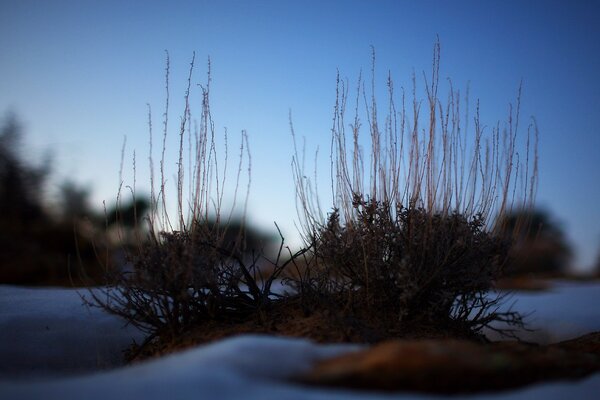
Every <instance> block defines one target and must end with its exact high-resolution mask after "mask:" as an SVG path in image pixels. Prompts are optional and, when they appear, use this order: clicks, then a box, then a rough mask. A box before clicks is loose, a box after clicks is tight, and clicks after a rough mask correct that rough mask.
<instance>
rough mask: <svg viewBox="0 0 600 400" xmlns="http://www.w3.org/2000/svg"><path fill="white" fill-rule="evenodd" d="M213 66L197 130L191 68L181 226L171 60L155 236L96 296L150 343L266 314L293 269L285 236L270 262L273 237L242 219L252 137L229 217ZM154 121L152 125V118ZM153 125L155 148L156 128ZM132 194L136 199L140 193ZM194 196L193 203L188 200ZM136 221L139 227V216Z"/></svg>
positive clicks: (133, 249) (151, 221)
mask: <svg viewBox="0 0 600 400" xmlns="http://www.w3.org/2000/svg"><path fill="white" fill-rule="evenodd" d="M208 65H209V69H208V81H207V84H206V85H205V86H202V87H201V89H202V104H201V115H200V122H199V124H197V125H196V129H195V130H194V131H192V130H191V128H190V120H191V116H192V114H191V107H190V86H191V80H192V71H193V67H194V61H193V60H192V63H191V66H190V71H189V77H188V86H187V91H186V94H185V110H184V112H183V115H182V117H181V123H180V126H179V137H178V142H179V150H178V164H177V165H178V170H177V182H176V191H177V193H176V200H177V204H176V206H177V215H176V220H175V221H173V220H172V219H171V217H170V216H169V214H168V213H167V209H168V202H167V195H166V188H165V182H166V178H165V173H166V172H165V151H166V147H167V144H166V143H167V141H168V140H169V139H170V138H169V137H168V115H169V114H168V113H169V110H168V107H169V98H168V89H169V80H168V79H169V59H168V56H167V73H166V87H167V101H166V105H167V109H166V111H165V114H164V116H165V119H164V126H163V127H164V132H163V148H162V158H161V160H160V178H159V187H158V188H155V178H154V166H153V162H152V157H150V171H151V174H152V175H151V180H152V182H151V183H152V185H151V186H152V189H151V191H152V193H151V197H150V199H151V200H150V207H149V212H148V214H147V217H146V219H147V221H148V226H149V232H148V233H147V235H145V237H144V238H140V239H144V240H139V241H137V242H136V243H137V245H133V246H130V247H129V248H127V249H126V260H127V262H128V264H127V266H126V268H124V269H121V270H119V271H117V272H116V273H110V274H109V276H108V277H107V279H108V282H111V283H114V284H111V286H109V287H107V288H106V289H105V290H103V292H102V294H101V295H97V294H94V293H93V292H92V293H91V295H92V296H93V299H92V301H91V303H92V304H93V305H96V306H99V307H102V308H104V309H105V310H107V311H109V312H111V313H114V314H117V315H119V316H121V317H124V318H125V319H126V320H127V321H128V322H129V323H131V324H133V325H135V326H137V327H139V328H141V329H143V330H145V331H147V332H148V333H149V334H150V336H149V339H152V338H153V337H155V336H157V335H159V336H161V337H163V338H168V337H175V336H176V335H177V334H179V333H181V332H182V331H184V330H185V329H187V328H189V327H191V326H194V325H197V324H199V323H202V322H205V321H208V320H227V321H235V320H239V319H243V318H244V317H246V316H248V315H249V314H252V313H254V312H262V311H264V310H265V309H267V308H268V307H269V306H270V303H271V302H272V301H274V300H275V299H276V298H277V296H278V295H277V294H275V293H272V290H271V287H272V283H273V281H274V279H276V278H277V277H278V276H279V274H280V273H281V271H282V270H283V269H284V268H285V266H286V265H287V263H289V261H282V253H283V251H284V246H283V237H281V245H280V246H279V252H278V253H277V255H276V257H275V259H274V260H271V259H269V258H268V257H267V256H266V255H265V252H264V246H266V245H267V243H266V242H265V241H262V240H261V239H265V238H261V237H260V235H258V234H256V233H254V232H253V231H252V230H251V229H250V228H249V227H248V226H247V225H246V223H245V220H244V216H245V208H246V204H245V203H244V206H243V207H244V210H243V214H242V219H241V220H238V219H236V218H234V213H235V211H236V209H235V199H236V198H237V192H238V188H239V187H240V183H241V175H242V170H243V169H246V170H247V171H248V177H247V182H248V183H247V184H248V188H249V185H250V179H249V174H250V155H249V152H248V151H247V149H248V143H247V140H248V139H247V136H246V133H245V132H242V135H241V146H240V153H239V164H238V168H237V174H236V182H235V185H234V193H233V204H234V205H233V206H232V207H231V210H230V211H229V212H224V206H223V197H224V190H225V187H226V177H227V163H228V152H227V151H228V149H227V137H226V135H225V138H224V139H225V144H224V149H223V151H222V152H218V151H217V147H218V142H217V140H216V133H215V129H214V122H213V120H212V115H211V110H210V103H209V94H210V62H209V64H208ZM149 119H150V121H151V115H149ZM149 126H150V136H151V140H150V144H151V146H152V124H151V122H150V124H149ZM150 151H152V150H150ZM188 158H189V159H188ZM186 165H187V170H186ZM186 173H189V176H187V177H186V175H185V174H186ZM132 192H133V194H134V197H135V188H132ZM186 195H187V196H189V199H188V200H185V199H186ZM246 196H247V192H246ZM133 203H134V204H135V202H133ZM134 215H135V210H134ZM117 217H118V215H117ZM134 219H135V220H137V217H135V218H134ZM265 240H266V239H265ZM269 240H270V239H269ZM259 264H260V266H264V265H265V264H266V265H267V266H268V267H269V271H270V272H269V274H267V275H265V274H263V272H262V271H263V268H259Z"/></svg>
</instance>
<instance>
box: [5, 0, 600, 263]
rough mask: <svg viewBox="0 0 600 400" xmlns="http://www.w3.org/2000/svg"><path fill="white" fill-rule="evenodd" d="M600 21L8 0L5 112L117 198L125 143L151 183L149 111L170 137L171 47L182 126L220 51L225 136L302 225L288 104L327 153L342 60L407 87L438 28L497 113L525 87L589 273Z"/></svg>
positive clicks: (255, 206) (97, 192) (545, 181)
mask: <svg viewBox="0 0 600 400" xmlns="http://www.w3.org/2000/svg"><path fill="white" fill-rule="evenodd" d="M598 17H600V2H587V1H577V2H565V1H561V2H555V1H502V2H479V1H457V2H445V1H439V2H431V1H419V2H409V1H339V2H336V1H294V2H292V1H281V0H280V1H275V0H274V1H189V2H187V1H179V2H178V1H143V2H142V1H130V2H122V1H102V2H97V1H30V0H21V1H6V0H2V1H1V2H0V50H1V52H2V57H1V60H0V113H5V112H8V111H12V112H14V113H16V115H17V116H18V118H19V119H20V120H21V121H22V123H23V125H24V128H25V133H26V138H25V140H26V143H28V145H29V146H28V152H29V153H30V157H31V158H32V160H36V159H38V158H41V157H42V155H43V152H44V151H45V150H47V149H49V150H50V151H52V152H53V154H54V157H55V160H56V163H55V168H56V169H55V173H54V176H55V184H57V183H58V182H60V181H61V180H62V179H64V178H67V177H69V178H71V179H74V180H76V181H77V182H79V183H81V184H82V185H88V186H89V187H91V188H92V190H93V198H92V200H93V202H94V204H96V205H98V207H100V206H101V203H102V201H103V200H106V201H107V202H108V203H110V202H111V201H113V200H114V197H115V194H116V190H117V187H118V178H119V172H118V171H119V160H120V148H121V144H122V142H123V137H124V136H127V156H126V161H127V160H129V161H128V162H129V164H131V162H130V160H131V156H132V152H133V150H134V149H135V150H136V155H137V160H138V182H137V185H138V188H140V189H141V190H144V184H145V182H147V181H148V179H147V175H144V174H145V172H144V171H143V170H144V169H147V168H145V167H146V165H147V162H146V159H147V152H148V127H147V106H146V104H147V103H150V104H151V105H152V108H153V114H154V121H153V122H154V126H155V135H158V134H159V133H160V131H159V126H160V122H161V113H162V112H163V107H164V68H165V52H164V51H165V50H168V51H169V53H170V57H171V100H172V113H171V116H170V118H171V120H172V121H173V122H174V123H173V124H172V128H173V130H172V132H173V133H175V131H176V129H175V128H176V122H177V120H178V116H179V114H180V111H181V110H182V108H181V107H182V105H181V98H182V96H183V92H184V90H185V80H186V77H187V69H188V65H189V62H190V59H191V56H192V53H193V52H194V51H195V52H196V70H195V75H194V83H203V82H204V79H205V72H206V59H207V57H208V56H210V57H211V60H212V78H213V86H212V107H213V113H214V119H215V123H216V128H217V131H218V132H222V130H223V128H224V127H227V128H228V131H229V134H230V135H231V137H232V143H233V144H232V147H233V149H232V151H233V150H234V149H235V146H236V145H235V140H237V138H238V135H239V132H240V131H241V130H242V129H246V130H247V131H248V135H249V139H250V146H251V151H252V168H253V172H252V188H251V195H250V202H249V214H250V218H252V219H253V220H255V221H257V222H258V223H259V224H261V225H263V226H265V227H270V226H272V222H273V221H277V223H278V224H279V225H280V226H282V227H283V228H284V231H285V232H286V235H287V236H295V229H294V227H293V221H294V220H295V219H296V213H295V208H294V187H293V183H292V176H291V167H290V161H291V157H292V146H291V137H290V130H289V123H288V114H289V112H290V110H291V112H292V114H293V120H294V124H295V129H296V133H297V135H299V136H305V137H306V140H307V144H308V146H309V149H314V148H315V147H316V146H321V149H322V150H321V155H322V156H325V157H326V153H327V152H326V149H327V148H328V147H327V146H328V144H327V143H328V135H329V131H330V125H331V118H332V114H331V111H332V108H333V103H334V97H335V76H336V71H337V70H338V69H339V70H340V73H341V75H342V77H347V78H348V79H349V80H350V82H354V81H355V80H356V78H357V77H358V74H359V72H360V71H361V69H362V70H363V71H365V72H368V71H369V68H370V60H371V58H370V51H371V50H370V46H371V45H372V46H374V48H375V50H376V53H377V76H378V78H380V79H379V82H380V84H382V85H383V84H384V83H385V81H384V80H383V79H384V77H385V75H386V74H387V71H388V70H390V71H391V73H392V75H393V77H394V80H395V83H396V87H400V86H405V87H408V86H409V85H410V77H411V74H412V72H413V71H415V72H416V73H417V74H420V73H421V71H422V70H426V71H429V70H430V66H431V57H432V48H433V44H434V42H435V40H436V37H437V35H439V38H440V41H441V46H442V60H441V77H442V79H445V78H446V77H451V78H452V80H453V82H454V85H455V86H456V87H458V88H463V89H464V88H465V87H466V85H467V83H469V85H470V91H471V97H472V98H473V99H474V98H478V99H479V100H480V102H481V109H482V119H483V120H484V121H485V122H486V123H487V124H489V125H493V124H495V122H496V121H497V120H502V119H504V118H505V116H506V111H507V107H508V103H509V102H513V101H514V99H515V94H516V91H517V87H518V85H519V82H520V81H521V80H523V84H524V89H523V90H524V92H523V99H522V107H521V113H522V116H523V118H524V120H525V118H528V117H529V116H535V117H536V119H537V122H538V125H539V129H540V135H541V136H540V183H539V190H538V204H539V205H540V206H541V207H544V208H546V209H548V210H549V211H550V212H551V214H552V215H553V216H554V217H555V218H556V220H557V221H558V222H559V223H560V224H561V226H562V227H563V228H564V230H565V231H566V233H567V235H568V239H569V240H570V242H571V243H572V245H573V246H574V249H575V251H576V254H577V258H576V259H575V262H574V263H575V266H576V267H579V268H584V267H587V266H589V265H591V264H592V263H593V262H594V261H595V258H596V256H597V254H598V252H599V250H600V249H599V248H600V224H599V222H600V207H598V204H599V202H600V184H599V183H600V166H599V165H598V160H599V158H598V155H597V154H598V149H600V129H599V128H598V117H599V116H600V79H598V77H597V71H600V28H599V27H598V24H597V20H598ZM194 90H195V91H194V92H193V94H192V96H196V100H194V101H195V102H196V105H197V104H198V101H197V99H198V98H199V96H200V94H199V90H198V89H197V88H195V89H194ZM155 140H156V141H157V138H155ZM172 147H173V148H174V147H175V143H174V144H173V146H172ZM126 169H127V167H126ZM146 187H147V185H146Z"/></svg>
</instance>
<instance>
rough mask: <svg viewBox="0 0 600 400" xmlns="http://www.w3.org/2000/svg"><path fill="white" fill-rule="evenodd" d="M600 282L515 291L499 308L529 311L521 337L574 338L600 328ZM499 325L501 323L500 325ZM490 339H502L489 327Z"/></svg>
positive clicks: (533, 339)
mask: <svg viewBox="0 0 600 400" xmlns="http://www.w3.org/2000/svg"><path fill="white" fill-rule="evenodd" d="M598 304H600V283H598V282H570V281H557V282H554V283H553V284H552V286H551V288H550V289H549V290H546V291H543V292H514V293H513V295H512V297H511V298H508V299H507V300H506V302H505V303H504V304H503V305H502V306H501V308H500V310H508V309H509V308H510V307H511V306H512V309H513V310H514V311H519V312H521V313H523V314H524V315H527V314H529V315H528V316H527V318H525V322H526V323H527V328H529V329H533V331H531V332H529V331H526V330H521V331H519V332H517V336H518V337H519V338H521V339H522V340H526V341H530V342H536V343H540V344H547V343H554V342H559V341H562V340H567V339H573V338H576V337H578V336H581V335H585V334H586V333H590V332H597V331H600V307H598ZM498 326H500V325H498ZM486 335H487V336H488V337H489V338H490V339H501V337H500V336H499V335H498V334H497V333H495V332H492V331H489V330H488V331H486Z"/></svg>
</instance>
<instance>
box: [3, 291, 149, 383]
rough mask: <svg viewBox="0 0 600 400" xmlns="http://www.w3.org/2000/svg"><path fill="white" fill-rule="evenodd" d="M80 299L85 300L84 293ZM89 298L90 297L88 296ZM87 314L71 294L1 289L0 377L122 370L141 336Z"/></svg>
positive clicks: (97, 314)
mask: <svg viewBox="0 0 600 400" xmlns="http://www.w3.org/2000/svg"><path fill="white" fill-rule="evenodd" d="M80 292H81V294H83V295H85V294H87V291H86V290H85V289H83V290H80ZM88 297H89V295H88ZM124 325H125V324H124V322H123V320H120V319H118V318H116V317H114V316H112V315H109V314H107V313H105V312H103V311H102V310H100V309H97V308H88V307H86V306H85V305H83V301H82V299H81V297H80V296H79V294H78V292H77V291H76V290H73V289H54V288H51V289H48V288H35V289H34V288H22V287H14V286H6V285H0V377H2V376H5V377H6V376H9V377H19V376H23V377H25V376H26V377H31V376H47V375H64V374H65V373H83V372H86V371H93V370H98V369H104V368H112V367H115V366H118V365H122V364H123V362H124V358H123V353H122V351H123V350H124V349H125V348H126V347H127V346H128V345H130V344H131V343H132V341H133V340H137V341H138V343H139V342H140V341H141V340H143V335H142V334H141V333H140V332H139V331H138V330H137V329H135V328H134V327H131V326H128V327H125V326H124Z"/></svg>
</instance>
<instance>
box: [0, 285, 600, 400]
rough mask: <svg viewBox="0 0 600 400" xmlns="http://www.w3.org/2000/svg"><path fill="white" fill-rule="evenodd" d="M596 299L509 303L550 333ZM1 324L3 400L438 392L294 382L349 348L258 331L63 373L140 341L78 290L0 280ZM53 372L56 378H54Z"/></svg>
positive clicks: (550, 387) (579, 317) (584, 315)
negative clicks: (7, 283) (16, 284)
mask: <svg viewBox="0 0 600 400" xmlns="http://www.w3.org/2000/svg"><path fill="white" fill-rule="evenodd" d="M599 296H600V284H571V283H560V284H558V285H557V286H556V288H555V289H554V290H552V291H551V292H549V293H527V294H523V293H517V294H515V296H514V298H513V300H517V304H516V306H515V308H516V309H518V310H520V311H533V310H534V309H535V310H536V313H535V314H534V316H535V320H534V321H532V322H533V323H534V324H535V326H536V327H541V328H543V329H544V330H545V331H546V332H549V334H550V335H552V337H559V336H561V335H562V336H564V335H567V336H568V335H575V336H578V335H580V334H585V333H588V332H590V331H594V330H600V310H598V309H597V307H594V305H595V304H598V300H599V299H600V298H599ZM533 318H534V317H532V319H533ZM0 327H1V328H0V398H2V399H24V400H25V399H40V398H44V399H102V400H106V399H119V398H123V399H144V400H153V399H157V400H158V399H160V400H164V399H192V398H207V399H213V398H214V399H216V398H219V399H225V400H227V399H238V398H243V399H245V400H254V399H261V400H262V399H308V400H313V399H314V400H317V399H360V398H365V397H368V398H373V399H392V398H393V399H422V398H438V399H440V398H447V397H436V396H422V395H415V394H410V393H400V394H394V395H385V394H375V393H368V394H367V393H361V392H351V391H345V390H334V389H325V388H315V387H311V388H308V387H304V386H301V385H297V384H293V383H290V382H289V381H288V380H287V379H286V378H287V377H289V376H293V375H296V374H299V373H302V372H304V371H306V370H308V369H309V368H310V366H311V365H312V364H313V363H314V362H315V361H317V360H319V359H322V358H324V357H330V356H332V355H335V354H339V353H341V352H346V351H352V350H353V349H355V348H357V346H354V345H318V344H315V343H312V342H310V341H307V340H303V339H290V338H278V337H272V336H258V335H245V336H238V337H235V338H231V339H227V340H223V341H220V342H218V343H215V344H212V345H207V346H199V347H197V348H195V349H191V350H188V351H185V352H182V353H179V354H175V355H171V356H167V357H164V358H161V359H158V360H153V361H148V362H145V363H141V364H137V365H133V366H128V367H121V368H117V369H113V370H110V371H97V372H95V373H88V374H87V375H84V374H79V375H76V376H66V375H65V373H71V372H84V371H91V370H94V369H99V368H105V367H110V366H115V365H119V363H120V362H121V360H122V358H121V351H122V349H123V348H124V347H126V346H127V345H129V344H130V343H131V341H132V340H133V339H136V340H138V341H140V340H141V339H142V336H141V334H140V333H139V332H137V331H136V330H135V329H133V328H125V329H124V328H123V323H122V321H121V320H119V319H118V318H116V317H114V316H111V315H108V314H105V313H104V312H102V311H101V310H98V309H92V310H89V309H88V308H87V307H85V306H83V305H82V301H81V299H80V297H79V295H78V294H77V292H76V291H74V290H68V289H27V288H15V287H11V286H0ZM565 327H566V328H565ZM51 374H54V376H52V375H51ZM59 374H63V376H62V377H57V376H56V375H59ZM15 376H17V377H20V379H15V378H14V377H15ZM31 376H35V377H36V378H37V379H34V380H32V379H31ZM26 377H27V378H28V379H27V381H26V380H25V379H24V378H26ZM597 393H600V374H596V375H594V376H592V377H591V378H588V379H586V380H583V381H578V382H559V383H552V384H542V385H534V386H531V387H529V388H526V389H521V390H517V391H508V392H503V393H498V394H493V395H477V396H473V397H469V398H472V399H537V398H543V399H564V398H567V397H569V398H577V399H586V398H595V396H596V395H597Z"/></svg>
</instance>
